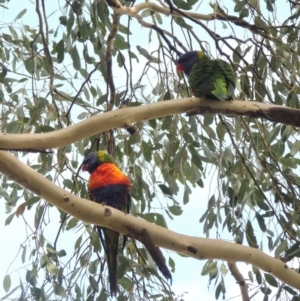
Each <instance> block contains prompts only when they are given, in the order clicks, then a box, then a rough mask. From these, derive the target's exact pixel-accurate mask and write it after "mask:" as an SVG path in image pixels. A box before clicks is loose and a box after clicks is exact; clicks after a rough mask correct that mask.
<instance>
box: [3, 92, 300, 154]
mask: <svg viewBox="0 0 300 301" xmlns="http://www.w3.org/2000/svg"><path fill="white" fill-rule="evenodd" d="M192 109H193V110H192ZM186 111H189V114H211V113H220V114H229V115H244V116H249V117H253V118H258V117H262V118H268V119H269V120H272V121H275V122H281V123H284V124H289V125H293V126H300V110H297V109H291V108H288V107H282V106H276V105H268V104H265V103H260V102H254V101H249V102H246V101H238V100H235V101H231V102H229V101H212V100H204V99H199V98H194V97H191V98H181V99H173V100H166V101H160V102H156V103H151V104H147V105H144V106H139V107H131V108H123V109H121V110H118V109H117V110H114V111H110V112H106V113H103V114H100V115H95V116H92V117H90V118H88V119H86V120H83V121H81V122H79V123H77V124H74V125H72V126H69V127H67V128H64V129H61V130H57V131H53V132H47V133H39V134H6V133H0V149H2V150H6V149H7V150H18V149H19V150H25V149H32V150H44V149H50V148H55V147H60V146H64V145H69V144H71V143H74V142H76V141H79V140H82V139H84V138H86V137H89V136H92V135H95V134H98V133H100V132H103V131H106V130H109V129H113V128H122V127H126V126H127V125H128V124H131V123H133V122H138V121H143V120H150V119H154V118H158V117H163V116H167V115H173V114H180V113H183V112H186Z"/></svg>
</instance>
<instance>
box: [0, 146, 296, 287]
mask: <svg viewBox="0 0 300 301" xmlns="http://www.w3.org/2000/svg"><path fill="white" fill-rule="evenodd" d="M0 171H1V172H2V173H4V174H5V175H6V176H8V177H9V178H11V179H12V180H14V181H15V182H17V183H19V184H20V185H22V186H24V187H25V188H27V189H29V190H31V191H32V192H33V193H35V194H37V195H38V196H40V197H41V198H43V199H45V200H46V201H47V202H49V203H50V204H52V205H54V206H56V207H58V208H59V209H61V210H62V211H64V212H66V213H68V214H71V215H72V216H74V217H76V218H78V219H79V220H82V221H84V222H86V223H92V224H96V225H98V226H102V227H107V228H110V229H113V230H115V231H117V232H120V233H123V234H125V235H128V234H130V231H132V229H136V231H139V232H141V231H143V230H144V229H147V231H148V233H149V237H150V238H151V239H152V240H153V242H154V243H155V244H156V245H157V246H160V247H163V248H166V249H169V250H173V251H175V252H179V253H181V254H184V255H187V256H189V257H193V258H196V259H199V260H203V259H209V258H214V259H222V260H226V261H229V262H237V261H242V262H247V263H250V264H253V265H255V266H257V267H259V268H260V269H262V270H264V271H266V272H268V273H272V274H273V275H274V276H276V277H277V278H278V279H280V280H281V281H283V282H285V283H287V284H288V285H290V286H292V287H294V288H297V289H300V274H298V273H297V272H295V271H293V270H291V269H290V268H289V267H288V266H287V264H286V263H284V262H283V261H281V260H279V259H277V258H273V257H271V256H269V255H267V254H265V253H263V252H262V251H261V250H259V249H255V248H250V247H246V246H243V245H239V244H235V243H230V242H226V241H222V240H217V239H206V238H201V237H191V236H188V235H182V234H178V233H175V232H173V231H171V230H168V229H166V228H163V227H160V226H157V225H155V224H151V223H149V222H147V221H145V220H143V219H140V218H137V217H134V216H132V215H130V214H125V213H124V212H121V211H119V210H117V209H114V208H111V207H109V206H104V205H102V204H97V203H95V202H92V201H88V200H85V199H81V198H79V197H77V196H75V195H73V194H71V193H69V192H68V191H66V190H64V189H62V188H60V187H58V186H56V185H55V184H53V183H52V182H50V181H49V180H48V179H46V178H44V177H43V176H42V175H41V174H39V173H37V172H36V171H34V170H33V169H31V168H30V167H29V166H27V165H26V164H24V163H23V162H21V161H19V160H18V159H17V158H16V157H14V156H13V155H11V154H9V153H8V152H5V151H0ZM128 229H131V230H128Z"/></svg>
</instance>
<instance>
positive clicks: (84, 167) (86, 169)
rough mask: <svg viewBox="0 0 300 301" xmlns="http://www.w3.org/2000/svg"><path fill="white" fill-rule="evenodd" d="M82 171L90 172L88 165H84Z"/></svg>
mask: <svg viewBox="0 0 300 301" xmlns="http://www.w3.org/2000/svg"><path fill="white" fill-rule="evenodd" d="M81 169H82V171H88V170H89V169H88V166H87V164H83V165H82V167H81Z"/></svg>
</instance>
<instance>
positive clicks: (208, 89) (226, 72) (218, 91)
mask: <svg viewBox="0 0 300 301" xmlns="http://www.w3.org/2000/svg"><path fill="white" fill-rule="evenodd" d="M177 70H179V71H183V72H185V73H186V74H187V75H188V76H189V84H190V87H191V89H192V91H193V93H194V95H195V96H196V97H208V98H209V97H211V98H217V99H220V100H230V99H232V98H233V95H234V90H235V85H236V76H235V73H234V71H233V69H232V67H231V65H230V64H229V63H227V62H226V61H223V60H220V59H216V60H212V59H210V58H209V56H207V55H206V54H205V53H204V52H203V51H190V52H187V53H185V54H183V55H182V56H181V57H180V58H179V59H178V61H177Z"/></svg>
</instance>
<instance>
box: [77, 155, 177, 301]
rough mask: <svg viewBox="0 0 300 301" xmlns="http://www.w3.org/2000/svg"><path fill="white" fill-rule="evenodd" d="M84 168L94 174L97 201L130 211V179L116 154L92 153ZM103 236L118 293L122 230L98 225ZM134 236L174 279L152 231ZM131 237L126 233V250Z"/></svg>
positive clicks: (113, 293) (92, 190)
mask: <svg viewBox="0 0 300 301" xmlns="http://www.w3.org/2000/svg"><path fill="white" fill-rule="evenodd" d="M82 170H83V171H88V172H89V173H90V178H89V182H88V190H89V194H90V198H91V200H93V201H95V202H97V203H102V204H103V203H105V204H106V205H108V206H111V207H113V208H115V209H118V210H120V211H123V212H125V213H129V211H130V205H131V196H130V180H129V179H128V177H127V176H126V175H124V174H123V172H122V171H121V170H120V169H119V167H118V166H117V164H116V163H115V161H114V159H113V157H112V156H111V155H109V154H107V153H106V152H105V151H98V152H93V153H90V154H88V155H87V156H86V157H85V158H84V160H83V164H82ZM97 229H98V232H99V237H100V240H101V243H102V245H103V248H104V251H105V253H106V257H107V264H108V275H109V283H110V294H111V296H116V294H117V290H118V278H117V257H118V248H119V236H120V234H119V232H116V231H114V230H111V229H108V228H103V227H97ZM130 232H131V233H130V234H131V235H132V236H134V237H136V238H137V239H139V240H140V241H141V242H142V243H143V244H144V245H145V247H146V249H147V250H148V252H149V253H150V255H151V256H152V258H153V260H154V262H155V263H156V264H157V266H158V268H159V270H160V271H161V272H162V274H163V275H164V276H165V277H166V278H167V279H170V280H172V277H171V273H170V271H169V269H168V267H167V265H166V264H165V258H164V257H163V255H162V253H161V251H160V249H159V248H158V247H157V246H155V245H154V243H153V241H152V240H151V238H150V236H149V233H148V231H147V230H146V229H144V230H143V231H142V232H141V233H137V232H136V231H135V232H134V231H133V230H132V229H131V231H130ZM126 241H127V237H126V236H125V235H124V236H123V249H124V247H125V244H126Z"/></svg>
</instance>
